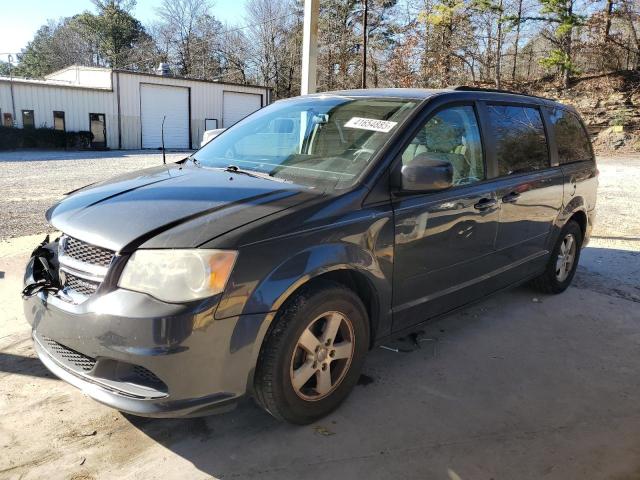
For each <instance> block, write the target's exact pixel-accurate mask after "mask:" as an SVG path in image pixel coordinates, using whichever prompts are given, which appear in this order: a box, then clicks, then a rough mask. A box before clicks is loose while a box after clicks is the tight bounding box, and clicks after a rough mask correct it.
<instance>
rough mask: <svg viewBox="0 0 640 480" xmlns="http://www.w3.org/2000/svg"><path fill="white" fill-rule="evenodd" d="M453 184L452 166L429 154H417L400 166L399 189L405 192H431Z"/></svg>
mask: <svg viewBox="0 0 640 480" xmlns="http://www.w3.org/2000/svg"><path fill="white" fill-rule="evenodd" d="M452 185H453V166H452V165H451V163H449V162H444V161H442V160H437V159H435V158H433V157H432V156H430V155H429V154H426V153H422V154H420V155H417V156H416V157H415V158H414V159H413V160H412V161H411V163H409V164H408V165H403V166H402V171H401V186H400V187H401V189H402V190H403V191H405V192H430V191H431V192H433V191H437V190H445V189H447V188H450V187H451V186H452Z"/></svg>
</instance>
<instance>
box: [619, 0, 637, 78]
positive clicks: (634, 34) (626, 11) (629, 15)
mask: <svg viewBox="0 0 640 480" xmlns="http://www.w3.org/2000/svg"><path fill="white" fill-rule="evenodd" d="M629 1H630V0H624V2H623V5H624V14H625V15H624V16H625V18H626V19H627V22H628V23H629V34H630V35H631V38H632V39H633V44H634V46H635V50H636V51H635V54H636V55H635V56H636V58H635V68H636V69H640V38H638V32H637V31H636V27H635V25H634V23H633V21H634V15H633V12H632V11H631V9H630V8H629Z"/></svg>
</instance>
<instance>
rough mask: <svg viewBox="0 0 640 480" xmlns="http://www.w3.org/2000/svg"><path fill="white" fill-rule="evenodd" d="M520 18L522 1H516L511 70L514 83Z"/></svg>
mask: <svg viewBox="0 0 640 480" xmlns="http://www.w3.org/2000/svg"><path fill="white" fill-rule="evenodd" d="M521 17H522V0H519V1H518V17H517V22H518V23H517V24H516V38H515V42H514V45H513V70H511V81H512V82H515V81H516V65H517V64H518V43H520V19H521Z"/></svg>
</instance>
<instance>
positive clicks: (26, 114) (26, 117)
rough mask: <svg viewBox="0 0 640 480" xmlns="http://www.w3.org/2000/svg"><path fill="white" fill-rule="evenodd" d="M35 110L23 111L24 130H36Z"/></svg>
mask: <svg viewBox="0 0 640 480" xmlns="http://www.w3.org/2000/svg"><path fill="white" fill-rule="evenodd" d="M35 126H36V123H35V121H34V118H33V110H22V128H34V127H35Z"/></svg>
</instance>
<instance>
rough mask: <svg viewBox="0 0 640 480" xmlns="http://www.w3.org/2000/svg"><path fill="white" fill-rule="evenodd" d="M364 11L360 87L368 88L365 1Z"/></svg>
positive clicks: (365, 3) (366, 8)
mask: <svg viewBox="0 0 640 480" xmlns="http://www.w3.org/2000/svg"><path fill="white" fill-rule="evenodd" d="M363 4H364V9H363V10H362V80H361V82H360V86H361V87H362V88H367V13H368V7H369V5H368V3H367V0H363Z"/></svg>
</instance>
